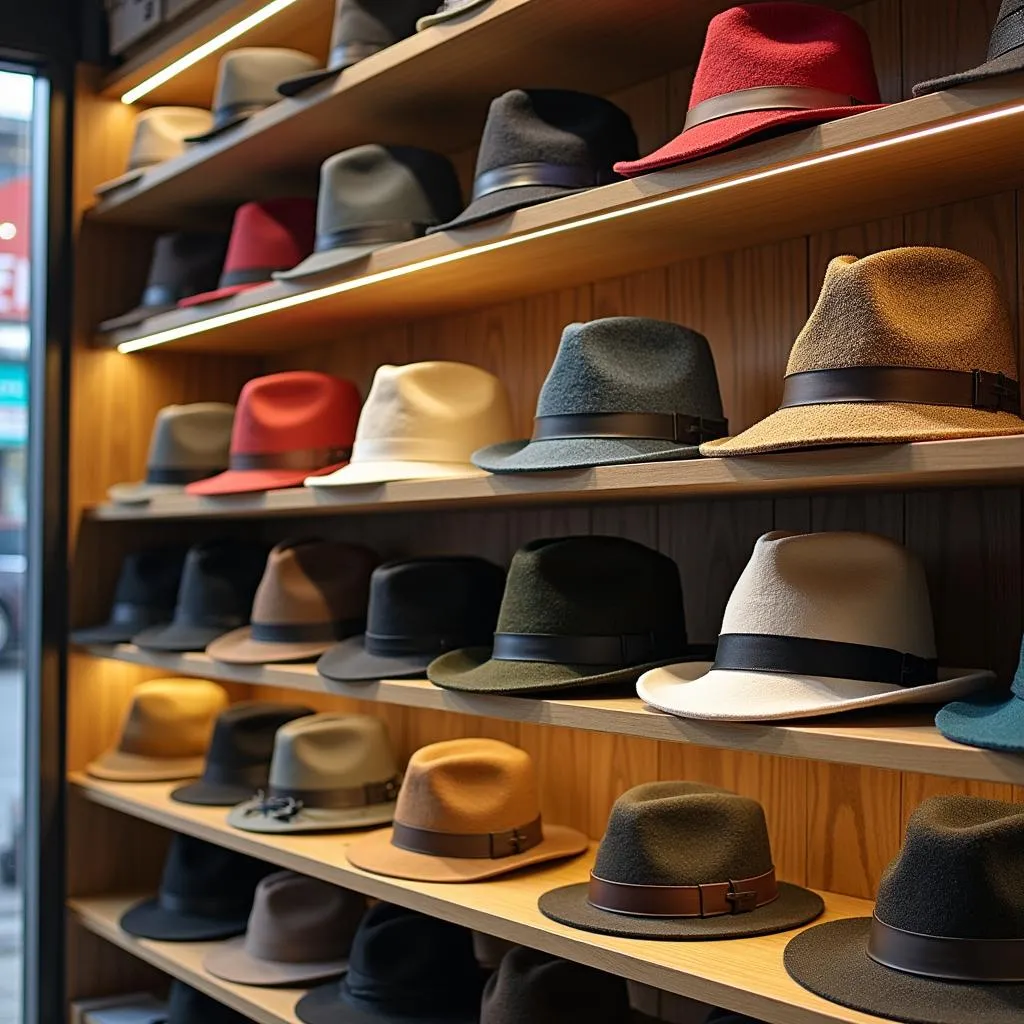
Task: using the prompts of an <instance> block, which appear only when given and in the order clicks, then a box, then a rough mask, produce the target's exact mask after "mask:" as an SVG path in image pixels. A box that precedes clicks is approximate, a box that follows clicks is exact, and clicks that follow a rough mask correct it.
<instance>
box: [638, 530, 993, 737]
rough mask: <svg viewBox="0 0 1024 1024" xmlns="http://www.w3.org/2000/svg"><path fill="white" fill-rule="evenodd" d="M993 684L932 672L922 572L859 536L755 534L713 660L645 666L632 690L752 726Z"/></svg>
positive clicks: (966, 672)
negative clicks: (757, 723) (752, 547)
mask: <svg viewBox="0 0 1024 1024" xmlns="http://www.w3.org/2000/svg"><path fill="white" fill-rule="evenodd" d="M994 682H995V676H994V675H993V673H991V672H987V671H984V670H981V669H951V668H941V667H939V664H938V659H937V657H936V652H935V630H934V625H933V622H932V610H931V601H930V600H929V597H928V584H927V582H926V580H925V575H924V568H923V567H922V565H921V563H920V562H919V561H918V560H917V558H916V557H914V556H913V555H912V554H911V553H910V552H909V551H907V550H906V549H905V548H903V547H902V546H901V545H899V544H896V543H895V542H893V541H891V540H887V539H885V538H884V537H876V536H874V535H872V534H868V533H811V534H794V533H785V532H781V531H777V532H774V533H766V534H765V535H764V536H763V537H761V538H760V539H759V540H758V541H757V543H756V544H755V545H754V552H753V554H752V555H751V557H750V561H749V562H748V563H747V566H746V568H745V569H744V570H743V573H742V574H741V575H740V578H739V580H738V582H737V583H736V586H735V588H734V589H733V592H732V595H731V597H730V598H729V603H728V605H726V609H725V616H724V618H723V621H722V630H721V633H720V635H719V638H718V651H717V653H716V656H715V661H714V663H713V664H712V663H709V662H689V663H686V664H680V665H670V666H668V667H666V668H656V669H652V670H651V671H650V672H646V673H645V674H644V675H642V676H641V677H640V680H639V682H638V683H637V688H636V689H637V693H638V694H639V695H640V697H641V698H642V699H643V700H644V701H646V702H647V703H648V704H650V705H651V706H652V707H656V708H658V709H660V710H661V711H667V712H669V713H670V714H674V715H680V716H682V717H684V718H701V719H720V720H723V721H733V722H761V721H769V720H772V719H785V718H809V717H811V716H814V715H828V714H835V713H836V712H839V711H853V710H856V709H859V708H868V707H875V706H877V705H882V704H932V703H941V702H943V701H946V700H951V699H953V698H955V697H959V696H962V695H963V694H967V693H972V692H974V691H976V690H979V689H983V688H984V687H987V686H990V685H992V684H993V683H994Z"/></svg>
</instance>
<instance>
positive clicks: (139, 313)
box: [96, 302, 178, 334]
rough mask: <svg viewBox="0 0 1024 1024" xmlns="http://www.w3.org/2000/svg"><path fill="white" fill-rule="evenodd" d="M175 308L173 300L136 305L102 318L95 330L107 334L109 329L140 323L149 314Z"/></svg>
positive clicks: (147, 317) (115, 329)
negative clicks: (157, 303) (126, 310)
mask: <svg viewBox="0 0 1024 1024" xmlns="http://www.w3.org/2000/svg"><path fill="white" fill-rule="evenodd" d="M177 308H178V306H177V303H174V302H168V303H165V304H164V305H162V306H136V307H135V308H134V309H130V310H129V311H128V312H127V313H122V314H121V315H120V316H112V317H111V318H110V319H109V320H104V321H103V322H102V323H101V324H100V325H99V327H97V328H96V330H98V331H99V332H100V333H101V334H108V333H110V332H111V331H119V330H121V329H122V328H124V327H134V326H135V325H136V324H141V323H142V321H143V320H148V319H149V318H150V317H151V316H159V315H160V314H161V313H169V312H170V311H171V310H172V309H177Z"/></svg>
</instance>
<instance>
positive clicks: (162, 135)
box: [128, 107, 213, 171]
mask: <svg viewBox="0 0 1024 1024" xmlns="http://www.w3.org/2000/svg"><path fill="white" fill-rule="evenodd" d="M212 123H213V117H212V115H211V114H210V112H209V111H208V110H202V109H200V108H199V107H151V108H150V109H149V110H143V111H142V112H141V113H139V114H136V116H135V126H134V133H133V135H132V145H131V149H130V151H129V153H128V170H129V171H135V170H139V169H141V168H145V167H152V166H153V164H159V163H163V161H164V160H170V159H171V158H172V157H175V156H179V155H180V154H181V153H183V152H184V151H185V139H186V138H188V136H190V135H198V134H201V133H202V132H206V131H209V129H210V125H211V124H212Z"/></svg>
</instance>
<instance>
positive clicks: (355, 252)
mask: <svg viewBox="0 0 1024 1024" xmlns="http://www.w3.org/2000/svg"><path fill="white" fill-rule="evenodd" d="M391 244H392V243H391V242H380V243H378V244H377V245H350V246H346V247H344V248H340V249H324V250H323V251H322V252H314V253H313V254H312V255H310V256H307V257H306V258H305V259H304V260H303V261H302V262H301V263H298V264H296V265H295V266H294V267H292V268H291V270H275V271H274V273H273V275H272V277H273V278H274V280H275V281H301V280H304V279H305V278H307V277H315V276H316V275H317V274H324V273H327V272H328V271H331V270H337V269H338V268H339V267H344V266H347V265H348V264H350V263H358V262H359V260H362V259H365V258H366V257H367V256H369V255H370V254H371V253H374V252H376V251H377V250H378V249H384V248H386V247H387V246H388V245H391Z"/></svg>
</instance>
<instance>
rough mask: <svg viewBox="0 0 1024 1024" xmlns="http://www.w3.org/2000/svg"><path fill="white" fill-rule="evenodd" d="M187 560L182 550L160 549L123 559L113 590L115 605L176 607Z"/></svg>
mask: <svg viewBox="0 0 1024 1024" xmlns="http://www.w3.org/2000/svg"><path fill="white" fill-rule="evenodd" d="M184 560H185V552H184V550H183V549H182V548H172V547H159V548H147V549H146V550H144V551H132V552H129V553H128V554H127V555H125V557H124V561H123V562H122V563H121V571H120V573H119V574H118V577H117V585H116V587H115V589H114V604H115V605H118V604H131V605H140V606H143V607H150V608H160V609H166V610H167V612H168V613H170V611H171V610H172V609H173V608H174V603H175V601H176V599H177V597H178V585H179V582H180V581H181V572H182V567H183V564H184Z"/></svg>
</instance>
